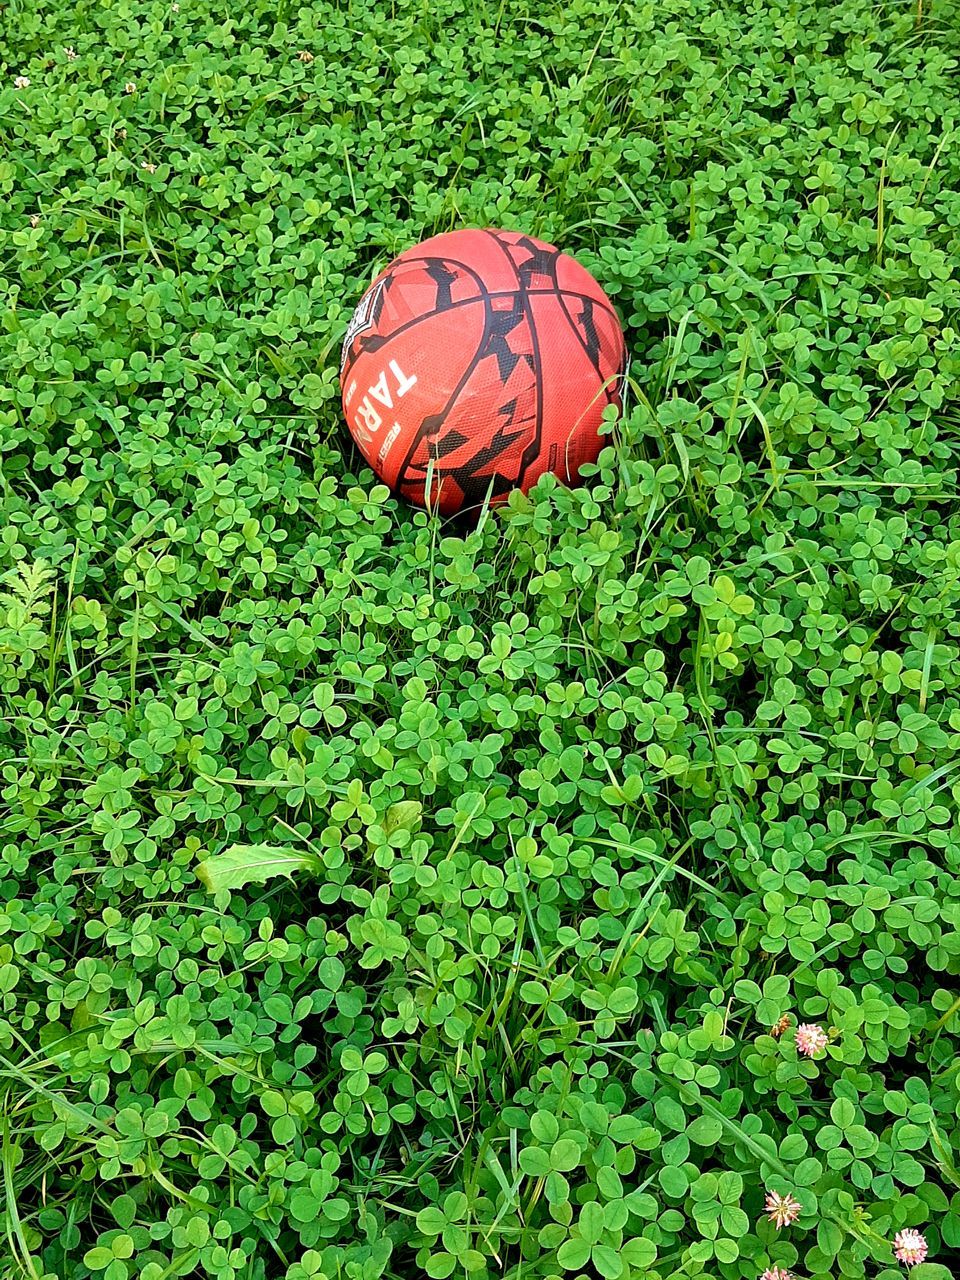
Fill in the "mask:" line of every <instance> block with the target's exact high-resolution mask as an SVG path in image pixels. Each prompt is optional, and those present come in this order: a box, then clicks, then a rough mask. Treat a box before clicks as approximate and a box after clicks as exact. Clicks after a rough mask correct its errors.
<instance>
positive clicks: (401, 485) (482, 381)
mask: <svg viewBox="0 0 960 1280" xmlns="http://www.w3.org/2000/svg"><path fill="white" fill-rule="evenodd" d="M625 358H626V352H625V347H624V340H623V332H622V330H621V327H620V322H619V320H618V318H617V315H616V312H615V311H614V309H613V306H612V305H611V303H610V301H609V299H608V298H607V296H606V294H605V293H604V292H603V290H602V289H601V287H600V285H599V284H598V283H597V281H596V280H595V279H594V278H593V276H592V275H591V274H590V272H589V271H587V270H586V268H585V267H582V266H581V265H580V263H578V262H577V261H576V260H575V259H574V258H572V257H570V255H569V254H566V253H562V252H561V251H560V250H559V249H557V248H555V247H554V246H553V245H550V244H545V243H544V242H543V241H542V240H536V239H534V238H533V237H532V236H527V235H523V234H521V233H518V232H512V231H499V230H493V229H489V228H487V229H483V230H463V231H451V232H447V233H445V234H443V235H439V236H434V237H433V238H432V239H430V240H425V241H424V242H423V243H421V244H418V245H415V246H414V247H413V248H411V249H408V250H407V251H406V252H404V253H402V254H400V256H399V257H398V258H396V259H395V260H394V261H393V262H391V263H390V265H389V266H388V267H387V268H386V269H385V270H384V271H383V272H381V274H380V275H379V276H378V277H377V278H376V280H374V281H373V283H372V284H371V285H370V287H369V288H368V289H367V291H366V293H365V294H364V295H363V297H362V298H361V300H360V303H359V305H358V306H357V309H356V311H355V313H354V315H353V318H352V320H351V322H350V326H349V328H348V330H347V334H346V338H345V340H344V345H343V355H342V361H341V370H340V381H341V387H342V392H343V409H344V415H345V417H346V420H347V425H348V427H349V429H350V432H351V434H352V436H353V438H354V440H355V441H356V443H357V445H358V447H359V448H360V451H361V452H362V454H363V456H364V457H365V458H366V460H367V462H369V463H370V465H371V466H372V467H373V469H374V471H376V473H377V474H378V475H379V476H380V477H381V479H383V480H384V481H385V482H386V483H387V484H388V485H390V487H391V488H392V489H394V490H395V491H396V492H398V493H400V494H401V495H402V496H403V497H405V498H406V499H408V500H409V501H410V502H413V503H415V504H417V505H419V506H427V505H429V506H430V507H432V508H434V509H436V510H439V511H440V512H441V513H443V514H445V515H450V514H453V513H455V512H458V511H461V510H464V509H469V508H471V507H479V506H480V505H481V504H482V503H483V502H484V500H485V499H486V497H487V495H488V494H489V495H490V499H491V501H493V502H497V501H502V500H503V499H504V498H506V497H507V495H508V494H509V492H510V491H511V489H514V488H519V489H522V490H524V491H526V490H527V489H529V488H530V486H531V485H532V484H534V483H535V481H536V480H537V479H539V477H540V476H541V475H543V474H544V473H545V472H547V471H551V472H553V473H554V475H556V476H557V477H558V478H559V479H560V480H562V481H564V482H565V483H571V482H572V481H574V480H575V479H576V477H577V474H578V472H579V469H580V467H581V466H582V465H583V464H584V463H586V462H594V461H595V460H596V458H597V456H598V454H599V452H600V448H601V445H602V439H601V437H600V435H599V427H600V424H601V418H602V414H603V411H604V409H605V408H606V407H607V406H608V405H610V404H615V405H618V406H619V396H620V389H621V382H622V378H623V372H624V365H625ZM428 475H429V481H430V491H429V495H428V493H427V483H428ZM428 497H429V501H428Z"/></svg>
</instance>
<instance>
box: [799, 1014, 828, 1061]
mask: <svg viewBox="0 0 960 1280" xmlns="http://www.w3.org/2000/svg"><path fill="white" fill-rule="evenodd" d="M826 1047H827V1033H826V1032H825V1031H824V1029H823V1027H818V1026H817V1024H816V1023H815V1022H804V1023H801V1025H800V1026H799V1027H797V1052H798V1053H805V1054H806V1055H807V1057H808V1058H812V1057H813V1055H814V1054H815V1053H820V1052H821V1050H823V1049H825V1048H826Z"/></svg>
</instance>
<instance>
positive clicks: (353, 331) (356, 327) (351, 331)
mask: <svg viewBox="0 0 960 1280" xmlns="http://www.w3.org/2000/svg"><path fill="white" fill-rule="evenodd" d="M385 284H386V280H385V279H384V280H378V281H377V283H376V284H375V285H374V286H373V287H372V288H371V289H369V290H368V291H367V292H366V293H365V294H364V296H363V297H362V298H361V299H360V301H359V303H358V304H357V309H356V311H355V312H354V313H353V315H352V317H351V318H350V323H349V324H348V325H347V332H346V334H345V335H344V339H343V346H342V348H341V350H340V372H341V373H343V366H344V364H345V363H346V359H347V352H348V351H349V350H350V343H351V342H352V341H353V340H354V338H356V337H357V336H358V335H359V334H361V333H363V332H365V330H367V329H371V328H372V327H373V317H374V314H375V312H376V309H377V302H378V301H379V299H380V295H381V293H383V286H384V285H385Z"/></svg>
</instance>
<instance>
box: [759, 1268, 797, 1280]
mask: <svg viewBox="0 0 960 1280" xmlns="http://www.w3.org/2000/svg"><path fill="white" fill-rule="evenodd" d="M760 1280H793V1277H792V1276H791V1275H790V1272H789V1271H784V1269H783V1267H768V1268H767V1270H766V1271H765V1272H764V1273H763V1275H762V1276H761V1277H760Z"/></svg>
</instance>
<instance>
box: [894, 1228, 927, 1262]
mask: <svg viewBox="0 0 960 1280" xmlns="http://www.w3.org/2000/svg"><path fill="white" fill-rule="evenodd" d="M893 1255H894V1257H895V1258H896V1259H897V1261H898V1262H903V1263H906V1265H907V1266H908V1267H915V1266H917V1264H918V1263H921V1262H922V1261H923V1260H924V1258H925V1257H926V1256H927V1242H926V1240H924V1238H923V1236H922V1235H921V1234H920V1232H919V1231H914V1229H913V1228H912V1227H907V1228H906V1229H905V1230H903V1231H898V1232H897V1234H896V1235H895V1236H894V1237H893Z"/></svg>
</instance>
